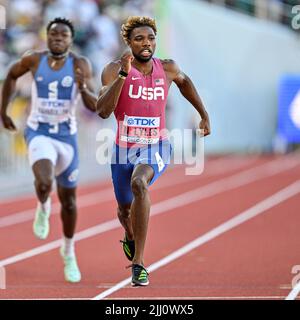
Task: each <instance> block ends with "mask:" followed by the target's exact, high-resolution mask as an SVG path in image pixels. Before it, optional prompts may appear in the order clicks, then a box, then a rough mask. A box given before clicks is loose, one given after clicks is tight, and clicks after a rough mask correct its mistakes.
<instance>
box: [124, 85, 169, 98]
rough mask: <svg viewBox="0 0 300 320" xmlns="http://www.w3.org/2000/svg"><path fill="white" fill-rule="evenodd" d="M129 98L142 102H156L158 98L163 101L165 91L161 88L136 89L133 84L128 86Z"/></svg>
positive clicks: (140, 87)
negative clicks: (141, 100)
mask: <svg viewBox="0 0 300 320" xmlns="http://www.w3.org/2000/svg"><path fill="white" fill-rule="evenodd" d="M128 94H129V97H130V98H132V99H140V98H142V99H143V100H158V98H160V99H162V100H164V99H165V90H164V88H162V87H155V88H147V87H142V86H138V87H137V89H136V88H134V86H133V84H131V85H130V86H129V93H128Z"/></svg>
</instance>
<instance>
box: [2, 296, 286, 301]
mask: <svg viewBox="0 0 300 320" xmlns="http://www.w3.org/2000/svg"><path fill="white" fill-rule="evenodd" d="M90 299H91V298H86V297H82V298H24V299H23V298H22V299H0V301H1V300H90ZM120 299H121V300H149V299H151V300H283V299H284V296H232V297H222V296H220V297H208V296H203V297H201V296H198V297H197V296H195V297H194V296H191V297H126V298H124V297H123V298H108V299H106V300H120Z"/></svg>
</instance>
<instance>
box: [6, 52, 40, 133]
mask: <svg viewBox="0 0 300 320" xmlns="http://www.w3.org/2000/svg"><path fill="white" fill-rule="evenodd" d="M36 57H37V56H36V54H29V55H25V56H23V57H22V58H21V59H20V60H18V61H17V62H15V63H14V64H13V65H12V66H11V67H10V68H9V70H8V74H7V76H6V78H5V80H4V84H3V88H2V97H1V104H0V109H1V110H0V114H1V119H2V123H3V126H4V128H6V129H8V130H12V131H13V130H16V126H15V124H14V123H13V121H12V119H11V118H10V117H9V116H8V115H7V107H8V105H9V102H10V100H11V97H12V94H13V92H14V91H15V88H16V82H17V79H18V78H19V77H21V76H22V75H23V74H25V73H26V72H28V71H30V70H31V68H32V66H33V65H34V63H35V60H36Z"/></svg>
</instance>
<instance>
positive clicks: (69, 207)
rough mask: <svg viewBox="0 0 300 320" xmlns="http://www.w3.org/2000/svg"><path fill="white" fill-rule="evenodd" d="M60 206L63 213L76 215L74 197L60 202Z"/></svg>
mask: <svg viewBox="0 0 300 320" xmlns="http://www.w3.org/2000/svg"><path fill="white" fill-rule="evenodd" d="M61 206H62V209H63V211H64V212H66V213H68V214H74V213H76V199H75V198H74V197H70V198H66V199H64V200H62V201H61Z"/></svg>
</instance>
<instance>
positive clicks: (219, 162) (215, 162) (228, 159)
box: [0, 155, 259, 205]
mask: <svg viewBox="0 0 300 320" xmlns="http://www.w3.org/2000/svg"><path fill="white" fill-rule="evenodd" d="M257 159H259V156H251V158H250V159H249V158H248V157H236V156H235V155H226V156H223V157H220V158H217V159H212V160H210V159H208V160H206V159H205V168H204V170H205V171H204V173H206V172H207V170H208V169H209V168H210V166H213V167H214V170H221V168H222V169H223V171H220V172H224V166H226V165H227V163H228V165H231V163H235V162H238V163H239V164H238V166H239V165H240V166H242V165H243V163H245V165H246V164H247V163H251V162H254V161H256V160H257ZM177 170H178V171H180V168H178V166H173V167H171V168H170V171H172V173H174V171H177ZM86 186H87V184H85V185H83V186H82V187H83V188H85V187H86ZM89 186H90V185H89ZM91 186H92V187H94V188H97V187H99V188H100V187H101V183H99V182H98V183H95V182H93V183H92V184H91ZM35 199H36V197H35V196H24V197H19V196H18V197H17V198H16V199H13V198H10V199H0V205H5V204H9V203H12V204H14V203H16V202H23V201H27V200H35Z"/></svg>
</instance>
